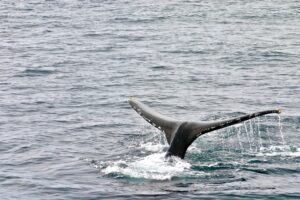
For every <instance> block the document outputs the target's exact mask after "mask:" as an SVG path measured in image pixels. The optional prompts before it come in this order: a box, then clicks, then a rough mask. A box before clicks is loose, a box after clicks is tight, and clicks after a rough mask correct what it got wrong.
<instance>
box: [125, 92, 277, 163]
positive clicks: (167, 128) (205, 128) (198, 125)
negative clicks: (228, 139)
mask: <svg viewBox="0 0 300 200" xmlns="http://www.w3.org/2000/svg"><path fill="white" fill-rule="evenodd" d="M128 102H129V104H130V105H131V106H132V108H133V109H134V110H135V111H136V112H137V113H138V114H140V115H141V116H142V117H143V118H144V119H145V120H146V121H147V122H149V123H150V124H152V125H153V126H155V127H156V128H158V129H160V130H162V131H163V132H164V133H165V136H166V138H167V141H168V143H169V145H170V147H169V149H168V151H167V154H166V156H167V157H168V156H178V157H180V158H182V159H183V158H184V156H185V153H186V150H187V148H188V147H189V146H190V145H191V144H192V143H193V141H194V140H195V139H197V138H198V137H199V136H201V135H203V134H205V133H208V132H211V131H214V130H218V129H221V128H225V127H227V126H231V125H234V124H237V123H240V122H243V121H246V120H249V119H252V118H254V117H258V116H262V115H266V114H271V113H277V114H280V113H281V109H278V110H265V111H261V112H255V113H252V114H248V115H244V116H241V117H237V118H232V119H227V120H220V121H212V122H191V121H180V120H176V119H173V118H170V117H167V116H164V115H162V114H160V113H158V112H156V111H154V110H153V109H151V108H149V107H148V106H146V105H145V104H143V103H141V102H140V101H138V100H136V99H134V98H130V99H129V100H128Z"/></svg>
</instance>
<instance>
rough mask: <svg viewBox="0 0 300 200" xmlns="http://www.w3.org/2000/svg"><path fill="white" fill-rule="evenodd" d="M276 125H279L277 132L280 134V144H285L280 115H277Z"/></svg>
mask: <svg viewBox="0 0 300 200" xmlns="http://www.w3.org/2000/svg"><path fill="white" fill-rule="evenodd" d="M278 126H279V132H280V136H281V141H282V145H285V141H284V137H283V132H282V125H281V117H280V115H278Z"/></svg>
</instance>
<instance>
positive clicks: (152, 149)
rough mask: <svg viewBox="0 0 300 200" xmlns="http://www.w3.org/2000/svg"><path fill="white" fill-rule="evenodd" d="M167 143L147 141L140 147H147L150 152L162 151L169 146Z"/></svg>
mask: <svg viewBox="0 0 300 200" xmlns="http://www.w3.org/2000/svg"><path fill="white" fill-rule="evenodd" d="M167 147H168V145H167V144H161V143H157V144H155V143H153V142H147V143H143V144H141V145H140V148H142V149H145V150H147V151H150V152H162V151H163V150H164V148H167Z"/></svg>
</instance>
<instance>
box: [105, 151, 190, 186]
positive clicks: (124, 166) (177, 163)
mask: <svg viewBox="0 0 300 200" xmlns="http://www.w3.org/2000/svg"><path fill="white" fill-rule="evenodd" d="M190 167H191V165H190V164H189V163H188V162H186V161H184V160H182V159H180V158H177V157H172V158H170V159H169V158H168V159H166V158H165V153H154V154H151V155H149V156H146V157H144V158H141V159H139V160H137V161H126V160H122V161H116V162H111V163H110V164H108V166H107V167H105V168H103V169H102V170H101V172H102V173H104V174H117V175H118V176H120V175H121V176H122V175H123V176H127V177H131V178H143V179H154V180H170V179H171V178H172V177H174V176H178V175H180V174H181V173H183V172H184V171H186V170H187V169H189V168H190Z"/></svg>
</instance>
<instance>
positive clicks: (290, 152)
mask: <svg viewBox="0 0 300 200" xmlns="http://www.w3.org/2000/svg"><path fill="white" fill-rule="evenodd" d="M257 156H289V157H300V148H299V147H291V146H288V145H282V146H277V145H272V146H270V147H261V148H260V152H259V153H258V154H257Z"/></svg>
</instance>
